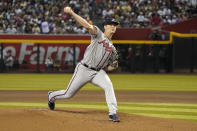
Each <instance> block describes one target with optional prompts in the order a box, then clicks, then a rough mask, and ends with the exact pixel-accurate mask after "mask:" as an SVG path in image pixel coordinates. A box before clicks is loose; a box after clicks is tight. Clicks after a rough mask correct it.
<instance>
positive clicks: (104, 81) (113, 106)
mask: <svg viewBox="0 0 197 131" xmlns="http://www.w3.org/2000/svg"><path fill="white" fill-rule="evenodd" d="M91 82H92V84H95V85H97V86H99V87H101V88H103V89H104V91H105V97H106V102H107V105H108V108H109V115H112V114H116V111H117V101H116V97H115V93H114V89H113V85H112V82H111V80H110V78H109V76H108V75H107V73H106V72H105V71H104V70H101V71H100V72H98V74H97V75H96V76H95V77H94V78H93V79H92V81H91Z"/></svg>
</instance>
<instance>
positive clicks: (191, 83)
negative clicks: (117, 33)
mask: <svg viewBox="0 0 197 131" xmlns="http://www.w3.org/2000/svg"><path fill="white" fill-rule="evenodd" d="M71 77H72V75H71V74H0V90H60V89H64V88H66V87H67V84H68V83H69V81H70V79H71ZM110 78H111V80H112V82H113V85H114V89H115V90H146V91H153V90H155V91H197V75H157V74H156V75H150V74H145V75H143V74H134V75H129V74H111V75H110ZM82 90H101V89H100V88H98V87H96V86H94V85H92V84H87V85H86V86H85V87H84V88H82Z"/></svg>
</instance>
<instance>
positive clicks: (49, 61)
mask: <svg viewBox="0 0 197 131" xmlns="http://www.w3.org/2000/svg"><path fill="white" fill-rule="evenodd" d="M45 66H46V68H47V71H48V72H49V71H51V70H52V69H53V59H52V58H51V57H48V58H47V59H46V60H45Z"/></svg>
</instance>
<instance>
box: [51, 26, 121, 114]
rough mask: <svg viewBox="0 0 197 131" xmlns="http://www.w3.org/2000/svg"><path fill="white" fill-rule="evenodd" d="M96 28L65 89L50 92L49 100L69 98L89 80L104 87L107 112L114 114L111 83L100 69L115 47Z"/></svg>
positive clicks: (115, 108) (105, 64) (107, 61)
mask: <svg viewBox="0 0 197 131" xmlns="http://www.w3.org/2000/svg"><path fill="white" fill-rule="evenodd" d="M95 27H96V26H95ZM96 29H97V31H96V34H95V35H91V44H90V45H89V46H88V47H87V49H86V51H85V54H84V58H83V59H82V61H81V62H80V63H78V64H77V66H76V68H75V71H74V74H73V77H72V79H71V80H70V83H69V85H68V87H67V89H66V90H60V91H54V92H52V93H51V94H50V95H49V100H50V101H55V100H56V99H63V98H71V97H72V96H74V94H75V93H76V92H77V91H78V90H79V89H80V88H81V87H82V86H83V85H85V84H86V83H88V82H91V83H92V84H94V85H97V86H99V87H101V88H103V89H104V91H105V97H106V102H107V105H108V108H109V114H110V115H111V114H116V110H117V102H116V97H115V94H114V89H113V85H112V82H111V80H110V78H109V77H108V75H107V73H106V72H105V71H104V70H103V69H102V68H104V67H105V66H107V65H108V63H109V57H110V55H111V53H112V51H113V50H116V49H115V47H114V46H113V44H112V42H111V41H110V40H109V39H108V38H107V37H106V35H105V34H104V33H103V32H102V31H101V30H100V29H99V28H98V27H96Z"/></svg>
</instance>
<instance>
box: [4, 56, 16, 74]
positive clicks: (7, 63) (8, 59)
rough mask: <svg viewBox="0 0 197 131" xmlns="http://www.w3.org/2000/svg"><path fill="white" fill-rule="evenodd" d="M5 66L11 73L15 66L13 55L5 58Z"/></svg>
mask: <svg viewBox="0 0 197 131" xmlns="http://www.w3.org/2000/svg"><path fill="white" fill-rule="evenodd" d="M4 64H5V67H6V69H7V70H8V71H10V70H11V68H12V67H13V64H14V58H13V56H12V55H11V53H8V55H7V56H5V58H4Z"/></svg>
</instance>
